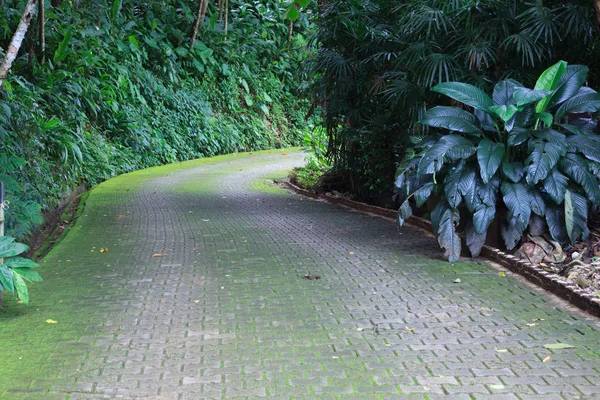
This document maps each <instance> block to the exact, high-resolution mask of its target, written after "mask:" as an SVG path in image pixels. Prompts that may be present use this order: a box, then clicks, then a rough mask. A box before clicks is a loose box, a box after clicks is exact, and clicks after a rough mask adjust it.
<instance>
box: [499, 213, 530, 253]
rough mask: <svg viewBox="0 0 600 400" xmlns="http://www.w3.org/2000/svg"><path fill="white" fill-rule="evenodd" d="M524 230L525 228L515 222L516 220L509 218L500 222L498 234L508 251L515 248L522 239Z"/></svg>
mask: <svg viewBox="0 0 600 400" xmlns="http://www.w3.org/2000/svg"><path fill="white" fill-rule="evenodd" d="M524 230H525V228H523V227H522V226H521V224H520V223H519V222H517V220H516V218H510V217H509V218H507V219H506V220H505V221H502V223H501V224H500V233H501V234H502V239H504V244H505V245H506V248H507V249H508V250H512V249H514V248H515V246H516V245H517V244H518V243H519V241H520V240H521V238H522V237H523V231H524Z"/></svg>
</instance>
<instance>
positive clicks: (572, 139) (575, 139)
mask: <svg viewBox="0 0 600 400" xmlns="http://www.w3.org/2000/svg"><path fill="white" fill-rule="evenodd" d="M567 142H568V143H569V144H570V145H571V146H572V147H573V148H575V149H576V150H577V151H579V152H581V153H583V154H584V155H585V156H586V158H588V159H590V160H592V161H595V162H597V163H600V140H599V139H598V136H597V135H595V136H583V135H572V136H569V138H568V139H567Z"/></svg>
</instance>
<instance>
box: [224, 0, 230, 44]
mask: <svg viewBox="0 0 600 400" xmlns="http://www.w3.org/2000/svg"><path fill="white" fill-rule="evenodd" d="M223 8H224V9H225V36H227V14H229V12H228V11H229V0H225V7H223Z"/></svg>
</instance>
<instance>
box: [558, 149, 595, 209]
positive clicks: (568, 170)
mask: <svg viewBox="0 0 600 400" xmlns="http://www.w3.org/2000/svg"><path fill="white" fill-rule="evenodd" d="M558 165H559V167H560V170H561V171H562V172H563V173H565V174H566V175H567V176H568V177H570V178H571V179H573V180H574V181H575V182H577V183H578V184H579V185H581V187H582V188H583V190H584V191H585V193H586V195H587V196H588V198H589V200H590V201H591V202H592V204H600V187H599V185H598V179H597V178H596V177H595V176H594V175H592V174H591V173H590V172H589V170H588V168H589V167H588V164H587V161H586V160H585V159H584V158H582V157H581V156H579V155H577V154H573V153H568V154H567V155H566V156H565V157H563V158H562V159H561V160H560V162H559V164H558Z"/></svg>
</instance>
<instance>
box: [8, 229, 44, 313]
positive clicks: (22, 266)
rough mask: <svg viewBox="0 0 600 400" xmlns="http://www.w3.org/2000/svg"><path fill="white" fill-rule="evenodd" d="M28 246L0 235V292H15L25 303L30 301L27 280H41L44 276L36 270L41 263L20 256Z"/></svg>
mask: <svg viewBox="0 0 600 400" xmlns="http://www.w3.org/2000/svg"><path fill="white" fill-rule="evenodd" d="M27 249H28V247H27V246H26V245H24V244H22V243H17V242H15V239H14V238H12V237H9V236H0V260H1V261H0V292H4V291H9V292H11V293H15V294H16V295H17V296H18V297H19V299H20V300H21V301H22V302H23V303H24V304H28V303H29V291H28V290H27V283H26V282H41V281H42V277H41V276H40V274H38V273H37V272H36V271H35V268H37V267H38V266H39V265H38V264H36V263H34V262H33V261H31V260H30V259H28V258H23V257H19V255H20V254H21V253H24V252H26V251H27Z"/></svg>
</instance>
